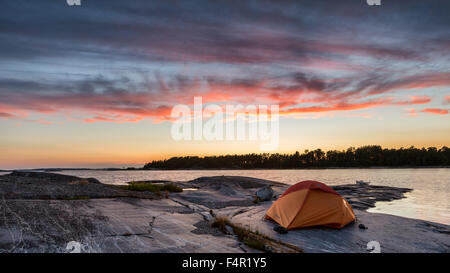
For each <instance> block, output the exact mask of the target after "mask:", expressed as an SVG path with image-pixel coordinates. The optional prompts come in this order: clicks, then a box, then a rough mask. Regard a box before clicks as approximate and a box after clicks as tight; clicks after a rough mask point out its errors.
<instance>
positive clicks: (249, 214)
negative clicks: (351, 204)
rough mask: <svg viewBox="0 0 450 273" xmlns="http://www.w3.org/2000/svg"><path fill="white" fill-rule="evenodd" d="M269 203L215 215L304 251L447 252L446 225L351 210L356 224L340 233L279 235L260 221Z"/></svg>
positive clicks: (315, 231)
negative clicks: (371, 244)
mask: <svg viewBox="0 0 450 273" xmlns="http://www.w3.org/2000/svg"><path fill="white" fill-rule="evenodd" d="M271 204H272V202H264V203H262V204H259V205H258V206H254V207H248V208H241V207H237V208H231V207H230V208H225V209H222V210H216V211H215V213H216V214H217V215H218V216H222V217H223V216H226V217H227V218H228V219H229V220H230V221H231V222H232V223H234V224H238V225H241V226H244V227H247V228H249V229H251V230H257V231H259V232H260V233H262V234H265V235H267V236H269V237H271V238H275V239H277V240H280V241H283V242H287V243H290V244H293V245H295V246H298V247H300V248H302V249H303V250H304V251H305V252H314V253H323V252H333V253H334V252H338V253H339V252H341V253H367V252H368V250H367V244H368V243H369V242H370V241H377V242H378V243H379V244H380V250H381V252H428V253H429V252H449V251H450V236H449V235H450V227H449V226H446V225H441V224H437V223H431V222H426V221H421V220H415V219H408V218H403V217H398V216H393V215H386V214H374V213H369V212H365V211H362V210H354V212H355V215H356V217H357V222H354V223H351V224H349V225H348V226H346V227H344V228H342V229H340V230H336V229H331V228H317V227H315V228H306V229H297V230H290V231H289V232H288V233H287V234H279V233H277V232H275V231H274V230H273V228H274V227H275V226H276V225H277V224H276V223H274V222H273V221H269V220H264V219H263V218H264V215H265V213H266V211H267V209H268V208H269V207H270V205H271ZM361 223H362V224H364V225H365V226H366V227H367V228H368V229H360V228H359V227H358V225H359V224H361Z"/></svg>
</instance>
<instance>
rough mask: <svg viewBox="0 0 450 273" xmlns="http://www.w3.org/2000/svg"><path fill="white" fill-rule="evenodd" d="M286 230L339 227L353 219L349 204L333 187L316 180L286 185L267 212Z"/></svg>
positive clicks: (267, 217)
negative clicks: (286, 187) (287, 186)
mask: <svg viewBox="0 0 450 273" xmlns="http://www.w3.org/2000/svg"><path fill="white" fill-rule="evenodd" d="M265 218H266V219H271V220H274V221H275V222H277V223H278V224H280V225H281V226H283V227H284V228H287V229H294V228H303V227H311V226H328V227H332V228H338V229H339V228H342V227H344V226H345V225H347V224H348V223H351V222H353V221H354V220H355V214H354V213H353V210H352V207H351V206H350V204H349V203H348V202H347V200H345V199H344V198H343V197H342V196H340V195H339V194H338V193H337V192H335V191H334V190H333V189H332V188H330V187H328V186H327V185H325V184H323V183H320V182H317V181H303V182H299V183H297V184H295V185H293V186H291V187H289V188H288V189H287V190H286V191H285V192H284V193H283V194H282V195H281V196H280V198H278V200H277V201H275V202H274V203H273V204H272V206H271V207H270V208H269V210H268V211H267V213H266V217H265Z"/></svg>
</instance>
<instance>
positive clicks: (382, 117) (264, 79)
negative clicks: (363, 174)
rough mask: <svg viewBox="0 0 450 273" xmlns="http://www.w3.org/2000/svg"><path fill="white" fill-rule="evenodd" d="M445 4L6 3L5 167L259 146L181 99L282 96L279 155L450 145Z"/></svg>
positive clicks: (449, 33) (1, 135) (1, 22)
mask: <svg viewBox="0 0 450 273" xmlns="http://www.w3.org/2000/svg"><path fill="white" fill-rule="evenodd" d="M449 14H450V3H449V2H448V1H434V0H430V1H413V0H408V1H406V0H404V1H401V0H399V1H383V0H382V4H381V6H369V5H367V3H366V1H365V0H352V1H346V0H341V1H335V0H333V1H298V0H297V1H284V0H276V1H275V0H273V1H262V0H258V1H230V0H228V1H221V0H215V1H195V0H194V1H192V0H189V1H186V0H183V1H162V0H161V1H123V0H121V1H116V0H108V1H93V0H81V6H69V5H67V3H66V1H65V0H48V1H44V0H40V1H21V0H6V1H2V7H1V9H0V128H1V130H0V169H12V168H37V167H110V166H141V165H143V164H144V163H145V162H148V161H151V160H156V159H164V158H168V157H171V156H183V155H219V154H236V153H237V154H242V153H252V152H256V153H259V152H260V149H259V147H260V146H259V144H260V143H259V142H258V141H249V140H244V141H217V140H215V141H206V140H201V141H175V140H174V139H173V138H172V137H171V128H172V125H173V122H174V119H173V118H172V117H171V111H172V109H173V107H174V106H175V105H178V104H184V105H188V106H189V107H191V106H192V104H193V102H194V97H195V96H201V97H202V99H203V103H205V105H207V104H219V105H223V104H242V105H249V104H255V105H259V104H264V105H279V107H280V111H279V112H280V128H279V138H280V140H279V146H278V148H277V149H276V150H275V151H274V152H281V153H291V152H295V151H303V150H305V149H310V150H311V149H315V148H322V149H323V150H330V149H339V150H341V149H346V148H348V147H350V146H354V147H358V146H362V145H368V144H378V145H382V146H383V147H392V148H400V147H409V146H413V145H414V146H416V147H428V146H436V147H442V146H449V145H450V143H449V139H450V122H449V121H450V119H449V110H450V54H449V53H450V16H449Z"/></svg>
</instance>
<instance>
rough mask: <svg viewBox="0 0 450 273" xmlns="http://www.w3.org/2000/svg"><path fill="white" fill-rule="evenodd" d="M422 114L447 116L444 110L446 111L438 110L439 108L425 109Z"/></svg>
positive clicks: (446, 111)
mask: <svg viewBox="0 0 450 273" xmlns="http://www.w3.org/2000/svg"><path fill="white" fill-rule="evenodd" d="M422 112H424V113H430V114H435V115H446V114H448V110H446V109H439V108H426V109H423V110H422Z"/></svg>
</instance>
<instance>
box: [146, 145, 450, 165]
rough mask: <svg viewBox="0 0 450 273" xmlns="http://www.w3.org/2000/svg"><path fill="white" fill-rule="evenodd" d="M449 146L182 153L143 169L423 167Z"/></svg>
mask: <svg viewBox="0 0 450 273" xmlns="http://www.w3.org/2000/svg"><path fill="white" fill-rule="evenodd" d="M449 165H450V149H449V148H448V147H445V146H444V147H442V148H441V149H437V148H435V147H429V148H415V147H410V148H400V149H386V148H385V149H383V148H382V147H381V146H378V145H371V146H363V147H359V148H353V147H351V148H348V149H347V150H343V151H336V150H334V151H327V152H324V151H322V150H321V149H316V150H313V151H309V150H305V151H304V152H303V153H299V152H295V153H293V154H279V153H275V154H268V153H263V154H244V155H222V156H205V157H198V156H184V157H172V158H170V159H166V160H157V161H152V162H150V163H147V164H145V166H144V169H221V168H230V169H235V168H238V169H260V168H261V169H291V168H332V167H347V168H350V167H354V168H358V167H426V166H449Z"/></svg>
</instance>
